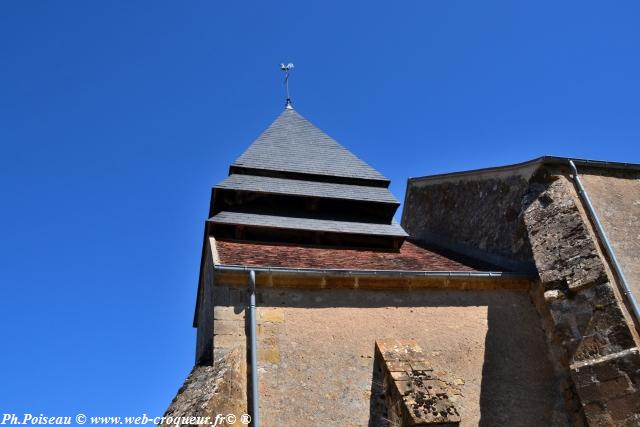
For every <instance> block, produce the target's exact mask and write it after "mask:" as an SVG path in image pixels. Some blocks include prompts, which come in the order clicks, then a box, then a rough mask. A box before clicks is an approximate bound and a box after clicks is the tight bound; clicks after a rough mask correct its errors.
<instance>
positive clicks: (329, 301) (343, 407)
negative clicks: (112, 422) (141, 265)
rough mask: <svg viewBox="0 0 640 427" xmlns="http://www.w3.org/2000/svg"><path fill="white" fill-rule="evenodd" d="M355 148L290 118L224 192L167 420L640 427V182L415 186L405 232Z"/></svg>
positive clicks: (423, 180) (528, 180) (499, 171)
mask: <svg viewBox="0 0 640 427" xmlns="http://www.w3.org/2000/svg"><path fill="white" fill-rule="evenodd" d="M345 145H346V146H348V141H346V142H345ZM345 145H341V144H340V143H338V142H337V141H335V140H334V139H332V138H331V137H330V136H328V135H327V134H326V133H325V132H323V131H321V130H320V129H319V128H318V127H317V126H315V125H314V124H312V123H311V122H310V121H309V120H307V119H306V118H305V117H303V116H302V115H301V114H300V113H299V112H298V111H296V110H295V109H294V108H293V107H292V105H291V103H290V102H289V101H288V102H287V104H286V108H285V109H284V111H282V112H281V113H280V115H279V116H278V117H277V118H276V119H275V121H274V122H273V123H271V125H270V126H268V127H267V129H266V130H265V131H264V132H263V133H262V134H261V135H260V136H258V138H257V139H256V140H255V141H254V142H253V143H252V144H251V145H249V147H248V148H247V149H246V151H244V152H243V153H242V154H241V155H240V157H238V158H237V159H236V160H235V161H233V162H232V163H231V165H230V167H229V174H228V176H227V177H226V178H225V179H224V180H223V181H222V182H220V183H218V184H217V185H216V186H215V187H213V190H212V194H211V201H210V207H209V213H208V216H207V218H208V219H207V220H206V222H205V225H204V238H203V247H202V253H201V266H200V276H199V280H198V286H197V297H196V304H195V313H194V321H193V326H194V327H195V328H197V343H196V354H195V366H194V367H193V370H192V371H191V373H190V374H189V376H188V377H187V379H186V381H185V383H184V385H183V387H182V388H181V389H180V390H179V392H178V394H177V396H176V398H175V399H174V401H173V402H172V403H171V405H170V406H169V409H168V410H167V413H166V414H165V415H166V416H172V417H179V416H210V417H211V419H212V420H213V419H214V418H215V417H216V415H218V414H234V415H235V416H236V417H237V419H236V420H234V419H227V420H226V422H227V424H223V425H246V422H248V421H249V418H248V417H245V418H243V419H241V416H242V415H243V414H248V415H249V416H250V417H251V422H252V424H251V425H259V426H265V427H266V426H329V425H330V426H344V427H346V426H431V425H438V426H478V425H481V426H532V427H533V426H536V427H537V426H571V425H581V426H587V425H588V426H609V425H611V426H614V425H615V426H632V425H640V353H639V352H638V345H637V344H638V329H637V327H638V319H639V317H638V316H639V314H640V311H639V310H638V305H637V302H636V298H637V297H640V262H639V259H638V257H639V255H638V253H639V250H640V165H633V164H623V163H610V162H594V161H586V160H578V159H568V158H559V157H542V158H539V159H535V160H532V161H529V162H525V163H522V164H515V165H510V166H502V167H495V168H488V169H482V170H474V171H464V172H459V173H451V174H444V175H436V176H425V177H420V178H411V179H409V180H408V182H407V187H406V193H405V194H404V195H403V196H404V206H403V213H402V220H401V223H398V222H396V221H395V220H394V215H395V214H396V211H397V209H398V207H399V206H400V202H399V200H398V199H397V198H396V196H394V195H393V194H392V193H391V192H390V190H389V184H390V181H389V180H388V179H387V178H386V177H385V176H383V175H382V174H381V173H380V172H378V171H377V170H376V169H375V168H374V167H373V166H372V165H369V164H367V163H366V162H364V161H363V160H361V159H360V158H359V157H358V156H357V155H356V154H354V153H352V152H350V151H349V150H348V149H347V148H345ZM194 255H195V254H194ZM186 368H187V367H185V369H186ZM232 421H235V424H233V423H232Z"/></svg>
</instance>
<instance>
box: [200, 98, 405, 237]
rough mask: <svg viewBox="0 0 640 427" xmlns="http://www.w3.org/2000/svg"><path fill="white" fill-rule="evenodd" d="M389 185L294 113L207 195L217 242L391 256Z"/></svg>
mask: <svg viewBox="0 0 640 427" xmlns="http://www.w3.org/2000/svg"><path fill="white" fill-rule="evenodd" d="M389 183H390V182H389V180H388V179H387V178H385V177H384V176H383V175H382V174H380V173H379V172H378V171H377V170H375V169H374V168H372V167H371V166H369V165H368V164H367V163H365V162H364V161H363V160H361V159H359V158H358V157H357V156H355V155H354V154H352V153H351V152H350V151H349V150H347V149H346V148H345V147H343V146H342V145H340V144H339V143H338V142H336V141H335V140H334V139H332V138H331V137H329V136H328V135H326V134H325V133H324V132H322V131H321V130H320V129H318V128H317V127H315V126H314V125H313V124H311V123H310V122H309V121H308V120H306V119H305V118H304V117H302V116H301V115H300V114H298V113H297V112H296V111H294V110H293V109H290V108H288V109H285V110H284V111H283V112H282V114H280V116H279V117H278V118H277V119H276V120H275V121H274V122H273V123H272V124H271V126H269V128H268V129H267V130H266V131H264V132H263V133H262V135H260V137H258V139H257V140H256V141H255V142H254V143H253V144H251V146H250V147H249V148H248V149H247V150H246V151H245V152H244V153H243V154H242V155H241V156H240V157H239V158H238V159H237V160H236V161H235V162H233V164H232V165H231V167H230V168H229V176H228V177H227V178H226V179H225V180H224V181H222V182H221V183H219V184H218V185H217V186H215V187H214V189H213V195H212V200H211V206H210V215H209V217H210V218H209V220H208V222H209V227H210V230H211V233H212V234H213V235H214V236H215V237H218V238H222V239H224V238H226V239H237V240H250V241H266V242H285V243H305V244H315V245H318V244H320V245H330V246H350V247H351V246H364V247H377V248H389V249H397V248H399V247H400V246H401V245H402V242H403V241H404V240H405V238H406V237H407V233H405V231H404V230H403V229H402V227H401V226H400V225H399V224H398V223H396V222H395V221H394V220H393V215H394V214H395V212H396V210H397V208H398V206H399V205H400V204H399V203H398V201H397V200H396V198H395V197H394V196H393V195H392V194H391V192H390V191H389V189H388V187H389Z"/></svg>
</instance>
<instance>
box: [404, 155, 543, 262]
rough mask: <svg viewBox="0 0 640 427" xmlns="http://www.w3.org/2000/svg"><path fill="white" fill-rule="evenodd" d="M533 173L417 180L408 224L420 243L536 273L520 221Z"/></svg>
mask: <svg viewBox="0 0 640 427" xmlns="http://www.w3.org/2000/svg"><path fill="white" fill-rule="evenodd" d="M533 170H534V169H531V168H525V169H523V170H521V169H517V170H507V171H503V172H493V173H479V174H474V175H464V174H462V175H452V176H449V175H445V176H435V177H428V178H418V179H412V180H410V181H409V185H408V187H407V194H406V198H405V204H404V207H403V212H402V226H403V227H404V229H405V230H406V231H407V233H409V235H411V237H412V238H414V239H417V240H419V241H423V242H425V243H429V244H433V245H436V246H440V247H444V248H447V249H451V250H454V251H456V252H459V253H463V254H465V255H469V256H471V257H474V258H477V259H481V260H484V261H486V262H489V263H492V264H495V265H497V266H500V267H502V268H503V269H504V268H506V269H509V270H516V271H535V268H534V266H533V264H532V263H531V251H530V249H529V245H528V244H527V237H526V230H525V229H524V227H523V226H522V221H521V218H520V217H519V215H520V209H521V200H522V196H523V195H524V193H525V192H526V191H527V187H528V181H529V178H530V176H531V174H532V173H533Z"/></svg>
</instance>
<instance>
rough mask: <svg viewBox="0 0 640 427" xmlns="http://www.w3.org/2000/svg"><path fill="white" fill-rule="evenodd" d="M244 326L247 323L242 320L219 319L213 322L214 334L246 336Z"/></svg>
mask: <svg viewBox="0 0 640 427" xmlns="http://www.w3.org/2000/svg"><path fill="white" fill-rule="evenodd" d="M244 325H245V322H244V321H242V320H221V319H217V320H214V322H213V334H214V335H237V336H244V335H245V332H244Z"/></svg>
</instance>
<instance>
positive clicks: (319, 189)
mask: <svg viewBox="0 0 640 427" xmlns="http://www.w3.org/2000/svg"><path fill="white" fill-rule="evenodd" d="M215 188H216V189H224V190H236V191H251V192H256V193H269V194H288V195H295V196H306V197H321V198H328V199H347V200H359V201H367V202H378V203H392V204H399V203H398V200H397V199H396V198H395V197H394V196H393V194H391V191H389V189H388V188H384V187H369V186H365V185H351V184H337V183H332V182H319V181H304V180H299V179H286V178H272V177H266V176H257V175H240V174H232V175H229V176H228V177H227V178H225V179H224V181H222V182H221V183H219V184H218V185H216V187H215Z"/></svg>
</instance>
